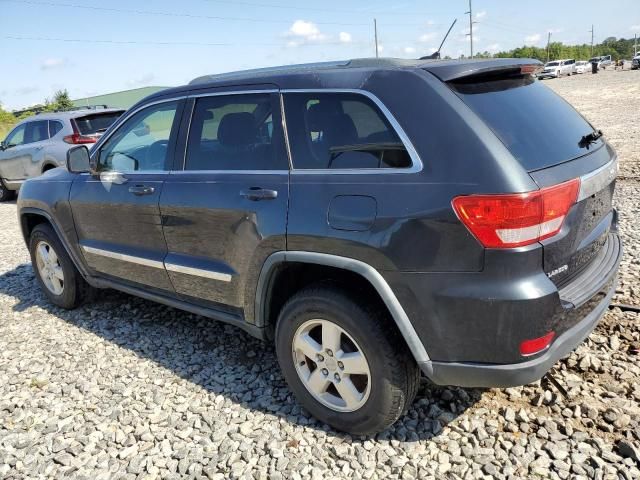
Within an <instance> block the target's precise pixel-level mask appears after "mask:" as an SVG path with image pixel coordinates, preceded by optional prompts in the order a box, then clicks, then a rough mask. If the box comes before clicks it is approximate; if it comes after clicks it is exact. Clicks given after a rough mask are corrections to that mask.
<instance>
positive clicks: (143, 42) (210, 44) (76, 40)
mask: <svg viewBox="0 0 640 480" xmlns="http://www.w3.org/2000/svg"><path fill="white" fill-rule="evenodd" d="M0 38H5V39H7V40H28V41H37V42H68V43H99V44H115V45H159V46H168V45H177V46H189V45H190V46H201V47H249V46H252V47H256V46H277V47H281V46H284V44H283V43H265V42H254V43H216V42H157V41H151V40H106V39H95V38H89V39H87V38H59V37H31V36H24V35H2V36H1V37H0ZM389 43H401V42H389ZM402 43H404V42H402ZM325 45H371V43H370V42H349V43H347V44H345V43H344V42H340V41H335V42H326V41H324V42H316V43H313V42H302V43H299V44H297V45H296V46H297V47H312V46H318V47H321V46H325Z"/></svg>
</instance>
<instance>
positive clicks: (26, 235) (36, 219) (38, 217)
mask: <svg viewBox="0 0 640 480" xmlns="http://www.w3.org/2000/svg"><path fill="white" fill-rule="evenodd" d="M43 223H44V224H47V225H49V226H50V227H51V228H52V229H53V231H54V233H55V234H56V235H57V237H58V240H60V243H61V244H62V246H63V247H64V249H65V250H66V252H67V254H68V255H69V257H70V258H71V261H72V262H73V264H74V265H75V267H76V269H78V271H79V272H80V274H81V275H82V276H83V277H84V278H85V280H86V279H87V278H88V277H89V275H88V274H87V271H86V269H85V268H84V265H83V263H82V262H81V261H80V259H79V258H78V257H77V255H76V252H74V251H73V249H72V248H70V247H69V245H68V244H67V240H66V237H65V236H64V235H62V230H61V229H60V227H59V226H58V225H57V223H56V222H55V221H54V219H53V217H52V216H51V215H50V214H49V213H48V212H46V211H44V210H41V209H39V208H33V207H23V208H21V209H20V228H21V230H22V237H23V239H24V241H25V244H26V245H27V248H29V239H30V237H31V232H33V229H34V228H36V227H37V226H38V225H40V224H43Z"/></svg>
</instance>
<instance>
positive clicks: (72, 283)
mask: <svg viewBox="0 0 640 480" xmlns="http://www.w3.org/2000/svg"><path fill="white" fill-rule="evenodd" d="M29 253H30V254H31V263H32V265H33V269H34V271H35V275H36V279H37V280H38V283H39V284H40V288H41V289H42V291H43V292H44V294H45V295H46V296H47V298H48V299H49V301H50V302H51V303H53V304H54V305H57V306H58V307H62V308H66V309H72V308H75V307H77V306H78V305H80V303H82V300H83V299H84V298H85V297H86V295H87V293H88V291H89V285H88V284H87V283H86V282H85V280H84V278H82V276H81V275H80V272H78V270H77V269H76V267H75V265H74V264H73V262H72V261H71V258H69V255H68V254H67V251H66V250H65V248H64V247H63V246H62V243H60V240H59V239H58V236H57V235H56V234H55V232H54V231H53V229H52V228H51V227H50V226H49V225H46V224H40V225H38V226H36V227H35V228H34V229H33V232H32V233H31V238H30V240H29Z"/></svg>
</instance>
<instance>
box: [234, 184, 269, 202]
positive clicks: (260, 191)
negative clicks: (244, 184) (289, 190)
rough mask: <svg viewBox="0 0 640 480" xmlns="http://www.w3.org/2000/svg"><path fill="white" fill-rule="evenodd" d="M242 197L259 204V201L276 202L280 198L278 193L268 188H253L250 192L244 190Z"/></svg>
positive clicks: (241, 193)
mask: <svg viewBox="0 0 640 480" xmlns="http://www.w3.org/2000/svg"><path fill="white" fill-rule="evenodd" d="M240 196H242V197H244V198H246V199H247V200H252V201H254V202H257V201H259V200H274V199H276V198H278V192H277V191H276V190H269V189H267V188H260V187H251V188H250V189H248V190H242V191H241V192H240Z"/></svg>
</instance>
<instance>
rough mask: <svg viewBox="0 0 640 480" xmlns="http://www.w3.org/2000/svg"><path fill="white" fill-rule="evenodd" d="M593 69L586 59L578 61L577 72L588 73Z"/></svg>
mask: <svg viewBox="0 0 640 480" xmlns="http://www.w3.org/2000/svg"><path fill="white" fill-rule="evenodd" d="M590 71H591V64H590V63H589V62H587V61H585V60H579V61H577V62H576V68H575V73H588V72H590Z"/></svg>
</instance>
